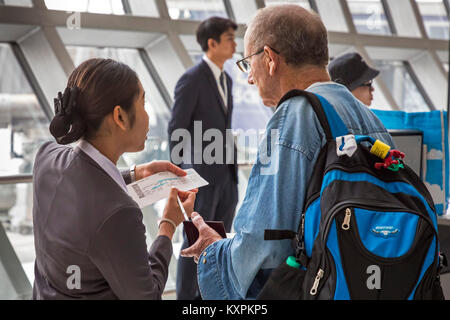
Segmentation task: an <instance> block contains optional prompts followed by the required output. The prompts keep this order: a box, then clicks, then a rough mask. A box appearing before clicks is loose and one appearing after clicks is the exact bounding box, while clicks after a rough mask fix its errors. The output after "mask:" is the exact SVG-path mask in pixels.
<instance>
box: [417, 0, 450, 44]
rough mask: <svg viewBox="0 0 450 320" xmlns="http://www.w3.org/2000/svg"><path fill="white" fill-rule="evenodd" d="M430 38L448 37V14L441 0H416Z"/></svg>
mask: <svg viewBox="0 0 450 320" xmlns="http://www.w3.org/2000/svg"><path fill="white" fill-rule="evenodd" d="M416 2H417V5H418V6H419V10H420V14H421V15H422V19H423V24H424V26H425V29H426V31H427V34H428V36H429V37H430V38H433V39H448V38H449V31H448V30H449V22H448V14H447V11H446V9H445V6H444V3H443V2H442V0H416Z"/></svg>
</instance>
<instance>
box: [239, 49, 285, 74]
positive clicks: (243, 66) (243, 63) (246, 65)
mask: <svg viewBox="0 0 450 320" xmlns="http://www.w3.org/2000/svg"><path fill="white" fill-rule="evenodd" d="M269 48H270V49H272V50H273V52H275V53H276V54H280V53H279V52H278V51H277V50H275V49H274V48H271V47H269ZM262 52H264V48H262V49H261V50H258V51H257V52H255V53H254V54H251V55H249V56H247V57H245V58H243V59H241V60H238V61H236V64H237V66H238V67H239V69H240V70H241V71H242V72H244V73H249V72H250V70H251V67H250V62H248V61H247V59H248V58H250V57H253V56H256V55H258V54H260V53H262Z"/></svg>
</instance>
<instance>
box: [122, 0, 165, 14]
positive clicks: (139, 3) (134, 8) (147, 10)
mask: <svg viewBox="0 0 450 320" xmlns="http://www.w3.org/2000/svg"><path fill="white" fill-rule="evenodd" d="M128 3H129V4H130V8H131V12H132V13H133V15H135V16H146V17H159V12H158V8H157V7H156V3H155V0H128Z"/></svg>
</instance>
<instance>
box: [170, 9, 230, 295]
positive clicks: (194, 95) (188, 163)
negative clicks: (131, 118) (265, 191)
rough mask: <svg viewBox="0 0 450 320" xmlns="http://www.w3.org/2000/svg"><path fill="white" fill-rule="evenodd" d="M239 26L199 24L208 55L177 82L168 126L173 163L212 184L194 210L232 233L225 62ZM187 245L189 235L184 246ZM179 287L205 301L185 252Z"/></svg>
mask: <svg viewBox="0 0 450 320" xmlns="http://www.w3.org/2000/svg"><path fill="white" fill-rule="evenodd" d="M236 29H237V25H236V24H235V23H234V22H233V21H231V20H229V19H224V18H220V17H212V18H209V19H207V20H205V21H203V22H202V23H200V25H199V27H198V29H197V41H198V43H199V44H200V46H201V47H202V50H203V51H204V52H205V54H204V55H203V58H202V60H201V62H199V63H198V64H197V65H195V66H194V67H192V68H190V69H189V70H187V71H186V72H185V73H184V74H183V76H182V77H181V78H180V79H179V80H178V83H177V85H176V87H175V102H174V105H173V108H172V117H171V120H170V122H169V127H168V131H169V144H170V150H171V160H172V162H173V163H174V164H176V165H180V166H181V167H182V168H184V169H186V168H194V169H195V170H196V171H197V172H198V173H199V174H200V175H201V176H202V177H203V178H205V179H206V180H207V181H208V182H209V185H208V186H205V187H202V188H199V191H198V194H197V198H196V201H195V208H194V210H195V211H197V212H199V213H201V214H202V216H204V217H205V220H215V221H223V222H224V224H225V229H226V231H227V232H230V229H231V224H232V222H233V218H234V214H235V209H236V204H237V201H238V191H237V180H238V179H237V163H236V156H237V155H236V148H235V145H234V141H233V138H232V134H231V131H230V129H231V113H232V111H233V99H232V95H231V92H232V80H231V78H230V76H229V75H228V74H226V72H225V71H224V70H223V65H224V63H225V61H226V60H228V59H230V58H232V57H233V54H234V52H235V50H236V42H235V40H234V38H235V30H236ZM186 247H188V244H187V240H186V237H185V238H184V242H183V246H182V249H184V248H186ZM176 289H177V299H180V300H193V299H201V296H200V293H199V290H198V284H197V266H196V264H195V263H194V261H193V260H192V259H188V258H184V257H181V256H180V258H179V260H178V272H177V283H176Z"/></svg>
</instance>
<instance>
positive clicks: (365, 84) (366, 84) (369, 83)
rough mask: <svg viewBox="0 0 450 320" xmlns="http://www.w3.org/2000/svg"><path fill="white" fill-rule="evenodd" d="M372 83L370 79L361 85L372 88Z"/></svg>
mask: <svg viewBox="0 0 450 320" xmlns="http://www.w3.org/2000/svg"><path fill="white" fill-rule="evenodd" d="M372 85H373V81H372V80H370V81H367V82H365V83H363V84H362V85H360V87H369V88H372Z"/></svg>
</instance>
